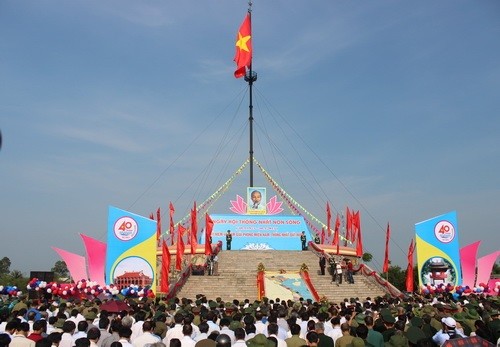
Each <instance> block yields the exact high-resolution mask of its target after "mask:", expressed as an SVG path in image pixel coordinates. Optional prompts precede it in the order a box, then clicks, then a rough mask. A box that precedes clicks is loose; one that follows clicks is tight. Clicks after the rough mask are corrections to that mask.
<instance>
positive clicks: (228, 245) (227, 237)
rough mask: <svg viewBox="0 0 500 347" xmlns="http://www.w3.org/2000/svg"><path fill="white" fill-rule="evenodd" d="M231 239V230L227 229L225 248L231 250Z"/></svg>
mask: <svg viewBox="0 0 500 347" xmlns="http://www.w3.org/2000/svg"><path fill="white" fill-rule="evenodd" d="M231 241H233V235H231V230H228V231H227V234H226V250H228V251H230V250H231Z"/></svg>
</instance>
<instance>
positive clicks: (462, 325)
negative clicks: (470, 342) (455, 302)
mask: <svg viewBox="0 0 500 347" xmlns="http://www.w3.org/2000/svg"><path fill="white" fill-rule="evenodd" d="M453 319H455V321H456V322H457V330H460V329H462V330H461V331H462V332H463V334H464V335H466V336H470V334H471V332H472V330H471V328H470V327H469V324H468V323H467V319H466V317H465V313H464V312H457V313H455V314H454V315H453Z"/></svg>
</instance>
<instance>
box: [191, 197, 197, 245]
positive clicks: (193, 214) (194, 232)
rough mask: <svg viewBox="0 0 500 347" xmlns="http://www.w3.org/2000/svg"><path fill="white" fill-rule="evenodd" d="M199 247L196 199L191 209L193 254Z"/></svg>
mask: <svg viewBox="0 0 500 347" xmlns="http://www.w3.org/2000/svg"><path fill="white" fill-rule="evenodd" d="M196 247H198V221H197V220H196V201H195V202H194V206H193V209H192V210H191V254H195V253H196Z"/></svg>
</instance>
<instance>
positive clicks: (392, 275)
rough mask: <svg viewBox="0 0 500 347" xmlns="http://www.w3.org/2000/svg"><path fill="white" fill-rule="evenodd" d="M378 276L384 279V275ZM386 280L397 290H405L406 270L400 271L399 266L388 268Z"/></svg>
mask: <svg viewBox="0 0 500 347" xmlns="http://www.w3.org/2000/svg"><path fill="white" fill-rule="evenodd" d="M380 276H381V277H383V278H385V273H383V274H380ZM387 279H388V281H389V283H391V284H392V285H393V286H394V287H396V288H398V289H399V290H401V291H405V290H406V270H403V269H401V267H400V266H389V271H388V273H387Z"/></svg>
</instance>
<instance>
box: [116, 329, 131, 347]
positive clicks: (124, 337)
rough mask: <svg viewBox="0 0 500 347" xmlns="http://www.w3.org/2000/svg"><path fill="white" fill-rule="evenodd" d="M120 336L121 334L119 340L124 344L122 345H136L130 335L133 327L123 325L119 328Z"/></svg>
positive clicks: (123, 346)
mask: <svg viewBox="0 0 500 347" xmlns="http://www.w3.org/2000/svg"><path fill="white" fill-rule="evenodd" d="M118 336H120V339H119V340H118V342H120V343H121V344H122V347H134V345H132V344H131V343H130V336H132V329H130V328H127V327H121V328H120V329H119V330H118Z"/></svg>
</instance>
